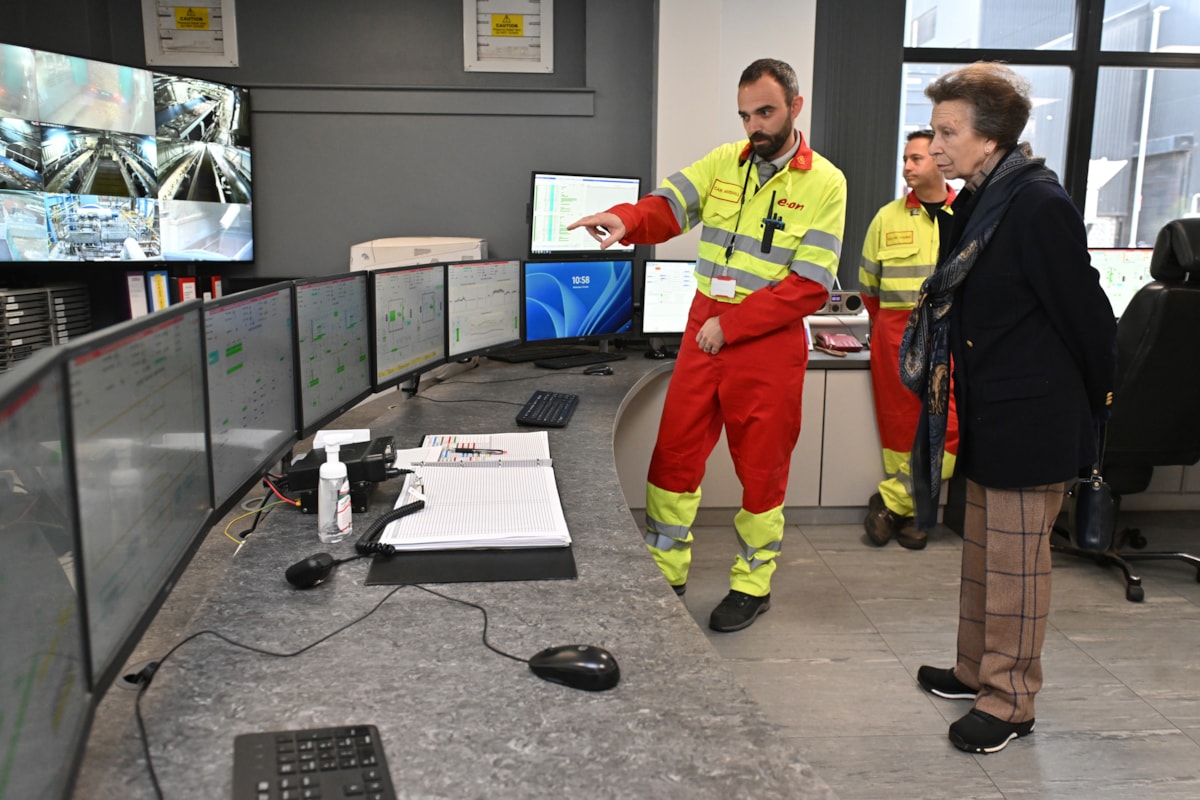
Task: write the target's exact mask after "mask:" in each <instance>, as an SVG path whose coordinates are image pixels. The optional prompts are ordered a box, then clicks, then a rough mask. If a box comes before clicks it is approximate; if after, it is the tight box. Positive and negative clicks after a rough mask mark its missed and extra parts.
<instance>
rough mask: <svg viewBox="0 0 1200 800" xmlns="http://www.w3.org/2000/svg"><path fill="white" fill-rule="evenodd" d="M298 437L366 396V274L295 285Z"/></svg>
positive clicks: (368, 388)
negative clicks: (298, 409)
mask: <svg viewBox="0 0 1200 800" xmlns="http://www.w3.org/2000/svg"><path fill="white" fill-rule="evenodd" d="M294 283H295V295H294V309H293V315H292V320H293V323H294V325H295V327H294V330H295V333H296V394H297V398H298V399H299V402H300V412H299V418H300V431H299V434H300V438H305V437H307V436H311V435H312V434H313V433H316V431H317V430H318V429H319V428H320V427H321V426H322V425H324V424H325V423H327V422H329V421H331V420H333V419H334V418H336V417H338V416H340V415H341V414H342V413H343V412H346V411H349V410H350V408H352V407H353V406H354V405H355V404H356V403H357V402H358V401H360V400H362V399H363V398H365V397H366V396H367V395H369V394H370V393H371V357H370V345H371V341H370V331H369V330H368V327H369V326H368V323H367V313H368V311H367V273H365V272H350V273H344V274H341V275H333V276H330V277H327V278H308V279H305V280H298V281H295V282H294Z"/></svg>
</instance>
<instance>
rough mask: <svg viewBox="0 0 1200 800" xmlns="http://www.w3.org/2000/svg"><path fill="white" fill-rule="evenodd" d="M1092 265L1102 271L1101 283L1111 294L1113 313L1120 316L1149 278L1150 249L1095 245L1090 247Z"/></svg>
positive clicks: (1107, 293) (1109, 295)
mask: <svg viewBox="0 0 1200 800" xmlns="http://www.w3.org/2000/svg"><path fill="white" fill-rule="evenodd" d="M1088 253H1089V254H1090V255H1091V257H1092V266H1093V267H1095V268H1096V271H1097V272H1099V273H1100V286H1101V288H1102V289H1104V293H1105V294H1106V295H1108V302H1109V303H1110V304H1111V305H1112V309H1113V314H1114V315H1116V316H1118V317H1119V316H1121V315H1122V314H1124V313H1125V307H1126V306H1128V305H1129V301H1130V300H1132V299H1133V296H1134V295H1135V294H1137V292H1138V289H1141V288H1142V287H1143V286H1145V285H1146V284H1147V283H1150V281H1152V280H1153V278H1151V277H1150V257H1151V256H1152V255H1153V254H1154V250H1153V249H1151V248H1128V247H1092V248H1088Z"/></svg>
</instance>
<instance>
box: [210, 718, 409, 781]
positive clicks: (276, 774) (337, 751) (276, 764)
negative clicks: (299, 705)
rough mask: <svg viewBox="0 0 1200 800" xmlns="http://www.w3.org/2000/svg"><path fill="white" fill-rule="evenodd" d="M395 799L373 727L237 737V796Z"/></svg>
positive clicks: (234, 757) (255, 734)
mask: <svg viewBox="0 0 1200 800" xmlns="http://www.w3.org/2000/svg"><path fill="white" fill-rule="evenodd" d="M290 798H297V800H299V798H320V800H342V799H343V798H353V800H396V790H395V789H394V788H393V787H392V776H391V775H390V774H389V773H388V767H387V761H386V760H385V758H384V755H383V746H382V744H381V743H380V741H379V730H378V729H377V728H376V727H375V726H374V725H354V726H352V727H341V728H305V729H298V730H291V731H274V732H270V733H246V734H242V735H241V736H238V737H236V738H234V740H233V800H290Z"/></svg>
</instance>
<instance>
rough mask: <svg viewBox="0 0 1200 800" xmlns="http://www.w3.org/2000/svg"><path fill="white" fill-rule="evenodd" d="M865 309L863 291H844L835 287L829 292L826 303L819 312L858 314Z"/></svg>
mask: <svg viewBox="0 0 1200 800" xmlns="http://www.w3.org/2000/svg"><path fill="white" fill-rule="evenodd" d="M862 310H863V300H862V293H861V292H843V291H842V290H841V289H835V290H834V291H832V292H830V293H829V299H828V300H826V301H825V305H823V306H821V308H820V309H818V310H817V313H818V314H857V313H858V312H860V311H862Z"/></svg>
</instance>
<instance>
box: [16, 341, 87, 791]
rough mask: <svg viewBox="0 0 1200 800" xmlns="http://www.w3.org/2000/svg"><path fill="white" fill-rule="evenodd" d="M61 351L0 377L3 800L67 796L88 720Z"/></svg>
mask: <svg viewBox="0 0 1200 800" xmlns="http://www.w3.org/2000/svg"><path fill="white" fill-rule="evenodd" d="M61 355H62V354H61V352H60V351H58V350H57V349H55V350H54V351H52V350H49V349H47V350H42V351H39V352H38V353H35V354H34V355H33V356H32V357H31V358H29V359H27V360H25V361H22V362H21V363H20V364H17V365H16V366H15V367H14V368H13V369H12V370H10V371H8V372H5V373H0V442H3V446H0V545H2V546H3V548H4V558H3V559H0V608H2V609H4V613H3V614H0V642H2V643H3V644H0V675H2V676H3V678H4V679H3V681H2V682H0V797H3V798H9V797H11V798H35V797H36V798H66V797H69V796H70V792H71V788H72V784H73V782H74V779H75V774H76V771H77V768H78V765H79V761H80V759H81V758H82V754H83V749H84V745H85V743H86V740H87V731H88V727H89V725H90V722H91V717H92V706H91V700H92V696H91V695H90V693H89V691H88V672H87V649H86V644H85V638H84V631H83V622H82V610H81V603H80V600H79V596H78V594H77V592H76V576H75V568H76V547H77V542H76V539H75V533H76V530H75V525H76V517H75V511H74V508H73V506H72V500H71V497H72V490H71V480H70V475H69V471H68V469H67V461H68V460H69V459H68V448H69V446H70V443H69V441H68V438H67V417H66V402H67V392H66V384H65V382H64V379H63V365H62V359H61V358H60V356H61Z"/></svg>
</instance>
